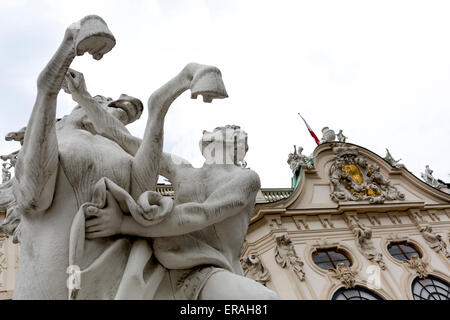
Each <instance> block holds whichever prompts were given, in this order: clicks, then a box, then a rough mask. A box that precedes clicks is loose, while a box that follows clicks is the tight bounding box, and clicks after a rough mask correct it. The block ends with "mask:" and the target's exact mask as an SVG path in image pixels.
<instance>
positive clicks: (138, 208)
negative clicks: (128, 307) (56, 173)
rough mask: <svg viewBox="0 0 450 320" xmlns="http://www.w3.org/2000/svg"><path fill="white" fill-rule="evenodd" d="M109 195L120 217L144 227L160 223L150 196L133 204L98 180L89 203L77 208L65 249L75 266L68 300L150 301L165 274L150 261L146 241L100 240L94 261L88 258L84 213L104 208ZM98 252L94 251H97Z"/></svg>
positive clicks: (124, 193) (112, 186) (104, 180)
mask: <svg viewBox="0 0 450 320" xmlns="http://www.w3.org/2000/svg"><path fill="white" fill-rule="evenodd" d="M107 192H111V194H112V195H113V197H114V198H115V199H116V201H117V202H118V204H119V206H120V208H121V210H122V212H123V213H130V214H131V216H133V218H134V219H135V220H136V221H137V222H139V223H140V224H142V225H144V226H149V225H153V224H156V223H158V222H160V221H161V220H162V219H164V217H165V215H163V214H158V213H156V214H151V213H149V212H148V211H147V209H148V208H150V202H151V199H152V195H151V193H150V192H148V191H147V192H144V193H143V194H142V195H141V196H140V197H139V198H138V200H137V201H135V200H134V199H133V198H132V197H131V195H130V194H129V193H128V192H127V191H125V190H124V189H122V188H121V187H119V186H118V185H117V184H115V183H114V182H112V181H111V180H109V179H107V178H102V179H100V180H99V181H98V182H97V183H96V185H95V189H94V193H93V197H92V201H91V202H88V203H84V204H83V205H81V207H80V209H79V210H78V212H77V214H76V215H75V217H74V220H73V222H72V227H71V231H70V245H69V265H71V266H79V267H80V271H81V274H80V276H81V279H80V280H81V282H80V287H79V288H74V289H69V299H152V298H153V297H154V295H155V293H156V290H157V289H158V287H159V285H160V284H161V282H162V280H163V278H164V277H165V276H166V273H167V272H168V271H167V269H165V268H164V267H163V266H162V265H161V264H160V263H159V262H158V261H157V260H156V258H155V257H154V255H153V250H152V248H151V243H150V240H147V239H139V238H138V239H132V238H129V237H125V236H123V237H122V236H119V237H115V238H110V239H106V240H104V242H103V243H102V244H103V246H102V247H101V249H100V252H99V254H97V255H96V257H94V258H93V259H92V258H89V257H87V255H86V251H87V249H89V248H87V247H88V246H89V243H90V242H91V241H94V242H95V241H96V240H85V210H86V209H87V208H88V207H90V206H94V207H97V208H100V209H101V208H104V207H105V205H106V194H107ZM97 251H98V250H97Z"/></svg>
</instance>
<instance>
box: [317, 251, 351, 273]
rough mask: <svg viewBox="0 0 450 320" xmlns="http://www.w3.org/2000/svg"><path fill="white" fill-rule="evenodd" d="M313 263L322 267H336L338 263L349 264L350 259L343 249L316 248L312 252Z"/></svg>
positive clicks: (326, 268)
mask: <svg viewBox="0 0 450 320" xmlns="http://www.w3.org/2000/svg"><path fill="white" fill-rule="evenodd" d="M313 260H314V263H315V264H316V265H317V266H319V267H320V268H322V269H325V270H328V269H331V268H333V269H336V266H337V265H338V264H339V263H344V264H345V265H347V266H350V265H351V261H350V259H349V258H348V256H347V254H346V253H345V252H344V251H343V250H339V249H337V248H330V249H318V250H317V251H315V252H314V253H313Z"/></svg>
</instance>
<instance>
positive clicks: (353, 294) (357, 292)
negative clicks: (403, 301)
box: [332, 287, 382, 300]
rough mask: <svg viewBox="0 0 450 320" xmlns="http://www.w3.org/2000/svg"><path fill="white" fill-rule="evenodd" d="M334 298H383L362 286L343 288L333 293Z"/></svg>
mask: <svg viewBox="0 0 450 320" xmlns="http://www.w3.org/2000/svg"><path fill="white" fill-rule="evenodd" d="M332 299H333V300H382V298H381V297H380V296H378V295H377V294H375V293H373V292H371V291H369V290H366V289H364V288H362V287H355V288H352V289H345V288H341V289H339V290H338V291H336V292H335V294H334V295H333V298H332Z"/></svg>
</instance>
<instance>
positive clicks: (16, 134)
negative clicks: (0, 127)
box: [0, 127, 27, 167]
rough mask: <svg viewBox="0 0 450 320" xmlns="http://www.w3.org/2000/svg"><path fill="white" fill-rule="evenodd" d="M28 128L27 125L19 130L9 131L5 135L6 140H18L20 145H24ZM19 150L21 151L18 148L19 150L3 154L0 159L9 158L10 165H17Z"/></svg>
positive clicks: (5, 159) (6, 159)
mask: <svg viewBox="0 0 450 320" xmlns="http://www.w3.org/2000/svg"><path fill="white" fill-rule="evenodd" d="M26 129H27V127H23V128H22V129H20V130H19V131H13V132H9V133H8V134H7V135H6V136H5V140H6V141H18V142H20V145H23V140H24V138H25V131H26ZM19 151H20V149H19V150H17V151H14V152H12V153H10V154H6V155H2V156H0V159H2V160H3V161H8V160H9V163H10V165H11V166H12V167H15V166H16V162H17V156H18V154H19Z"/></svg>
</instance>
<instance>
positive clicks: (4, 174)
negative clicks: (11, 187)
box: [2, 162, 12, 183]
mask: <svg viewBox="0 0 450 320" xmlns="http://www.w3.org/2000/svg"><path fill="white" fill-rule="evenodd" d="M11 168H12V165H11V164H10V163H8V162H4V163H3V164H2V183H6V182H8V181H9V180H11V172H9V169H11Z"/></svg>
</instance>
